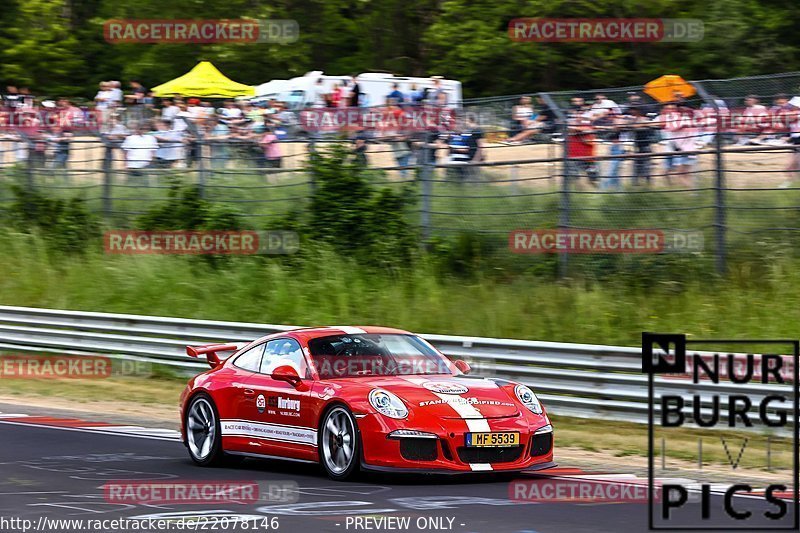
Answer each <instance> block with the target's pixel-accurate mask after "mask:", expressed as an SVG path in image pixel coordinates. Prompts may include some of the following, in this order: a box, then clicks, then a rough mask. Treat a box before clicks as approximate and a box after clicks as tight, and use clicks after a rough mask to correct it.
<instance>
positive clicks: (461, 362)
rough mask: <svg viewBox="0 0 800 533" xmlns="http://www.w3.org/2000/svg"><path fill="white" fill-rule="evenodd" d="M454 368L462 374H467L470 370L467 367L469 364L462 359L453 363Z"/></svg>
mask: <svg viewBox="0 0 800 533" xmlns="http://www.w3.org/2000/svg"><path fill="white" fill-rule="evenodd" d="M455 365H456V368H457V369H459V370H460V371H461V373H462V374H469V373H470V371H471V370H472V368H471V367H470V366H469V363H467V362H466V361H464V360H463V359H459V360H458V361H456V362H455Z"/></svg>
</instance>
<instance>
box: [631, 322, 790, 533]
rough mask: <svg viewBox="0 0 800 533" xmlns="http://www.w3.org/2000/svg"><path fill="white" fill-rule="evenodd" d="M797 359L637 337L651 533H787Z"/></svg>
mask: <svg viewBox="0 0 800 533" xmlns="http://www.w3.org/2000/svg"><path fill="white" fill-rule="evenodd" d="M799 352H800V342H798V341H796V340H786V339H769V340H741V339H736V340H696V339H692V340H687V339H686V336H685V335H681V334H656V333H643V334H642V371H643V372H644V373H645V374H647V382H648V404H649V405H648V441H649V458H648V459H649V465H648V466H649V468H648V491H649V498H648V503H649V527H650V529H651V530H663V531H670V530H672V531H674V530H694V531H738V530H748V531H773V530H794V531H797V529H798V526H800V519H799V517H800V515H799V514H798V509H799V508H800V502H799V501H798V440H799V439H798V419H797V413H798V353H799ZM655 494H657V495H658V496H659V497H657V498H654V495H655Z"/></svg>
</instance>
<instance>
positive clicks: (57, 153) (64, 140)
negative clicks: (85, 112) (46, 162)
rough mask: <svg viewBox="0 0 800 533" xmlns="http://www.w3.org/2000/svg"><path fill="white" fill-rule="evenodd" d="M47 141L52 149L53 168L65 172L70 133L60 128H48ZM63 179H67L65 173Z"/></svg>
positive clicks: (70, 139)
mask: <svg viewBox="0 0 800 533" xmlns="http://www.w3.org/2000/svg"><path fill="white" fill-rule="evenodd" d="M48 141H49V142H50V145H51V146H52V147H53V168H54V169H56V170H61V171H63V170H65V169H66V168H67V162H68V161H69V148H70V142H71V141H72V132H70V131H69V130H68V129H64V128H62V127H61V126H58V125H54V126H52V127H51V128H50V135H49V136H48ZM62 174H63V177H64V179H66V178H67V174H66V172H63V173H62Z"/></svg>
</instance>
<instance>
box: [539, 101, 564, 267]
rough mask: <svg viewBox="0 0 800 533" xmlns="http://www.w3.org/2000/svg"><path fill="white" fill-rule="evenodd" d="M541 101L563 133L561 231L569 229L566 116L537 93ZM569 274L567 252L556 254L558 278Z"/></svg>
mask: <svg viewBox="0 0 800 533" xmlns="http://www.w3.org/2000/svg"><path fill="white" fill-rule="evenodd" d="M539 96H540V97H541V99H542V101H543V102H544V103H545V104H547V107H549V108H550V109H551V110H552V111H553V113H555V115H556V121H557V122H560V123H561V125H562V131H563V137H564V138H563V141H562V144H563V148H562V151H561V165H562V167H563V168H562V170H563V172H562V174H561V191H560V192H561V193H560V195H559V198H560V199H559V206H558V229H560V230H563V229H567V228H569V225H570V222H569V219H570V196H569V187H570V179H569V172H568V170H569V164H568V163H569V156H568V154H569V152H567V140H568V138H569V121H568V120H567V116H566V115H565V114H564V112H563V111H562V110H561V108H560V107H559V106H558V104H557V103H556V102H555V100H553V97H552V96H551V95H550V94H549V93H539ZM568 273H569V252H559V254H558V277H559V278H565V277H567V274H568Z"/></svg>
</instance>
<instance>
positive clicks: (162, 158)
mask: <svg viewBox="0 0 800 533" xmlns="http://www.w3.org/2000/svg"><path fill="white" fill-rule="evenodd" d="M156 128H158V129H157V130H156V134H155V138H156V140H157V141H158V150H157V151H156V159H157V163H158V166H159V168H170V167H172V165H174V164H175V162H176V161H180V160H181V159H183V132H182V131H178V130H175V129H172V124H171V123H170V122H169V121H168V120H159V121H158V123H157V124H156Z"/></svg>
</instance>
